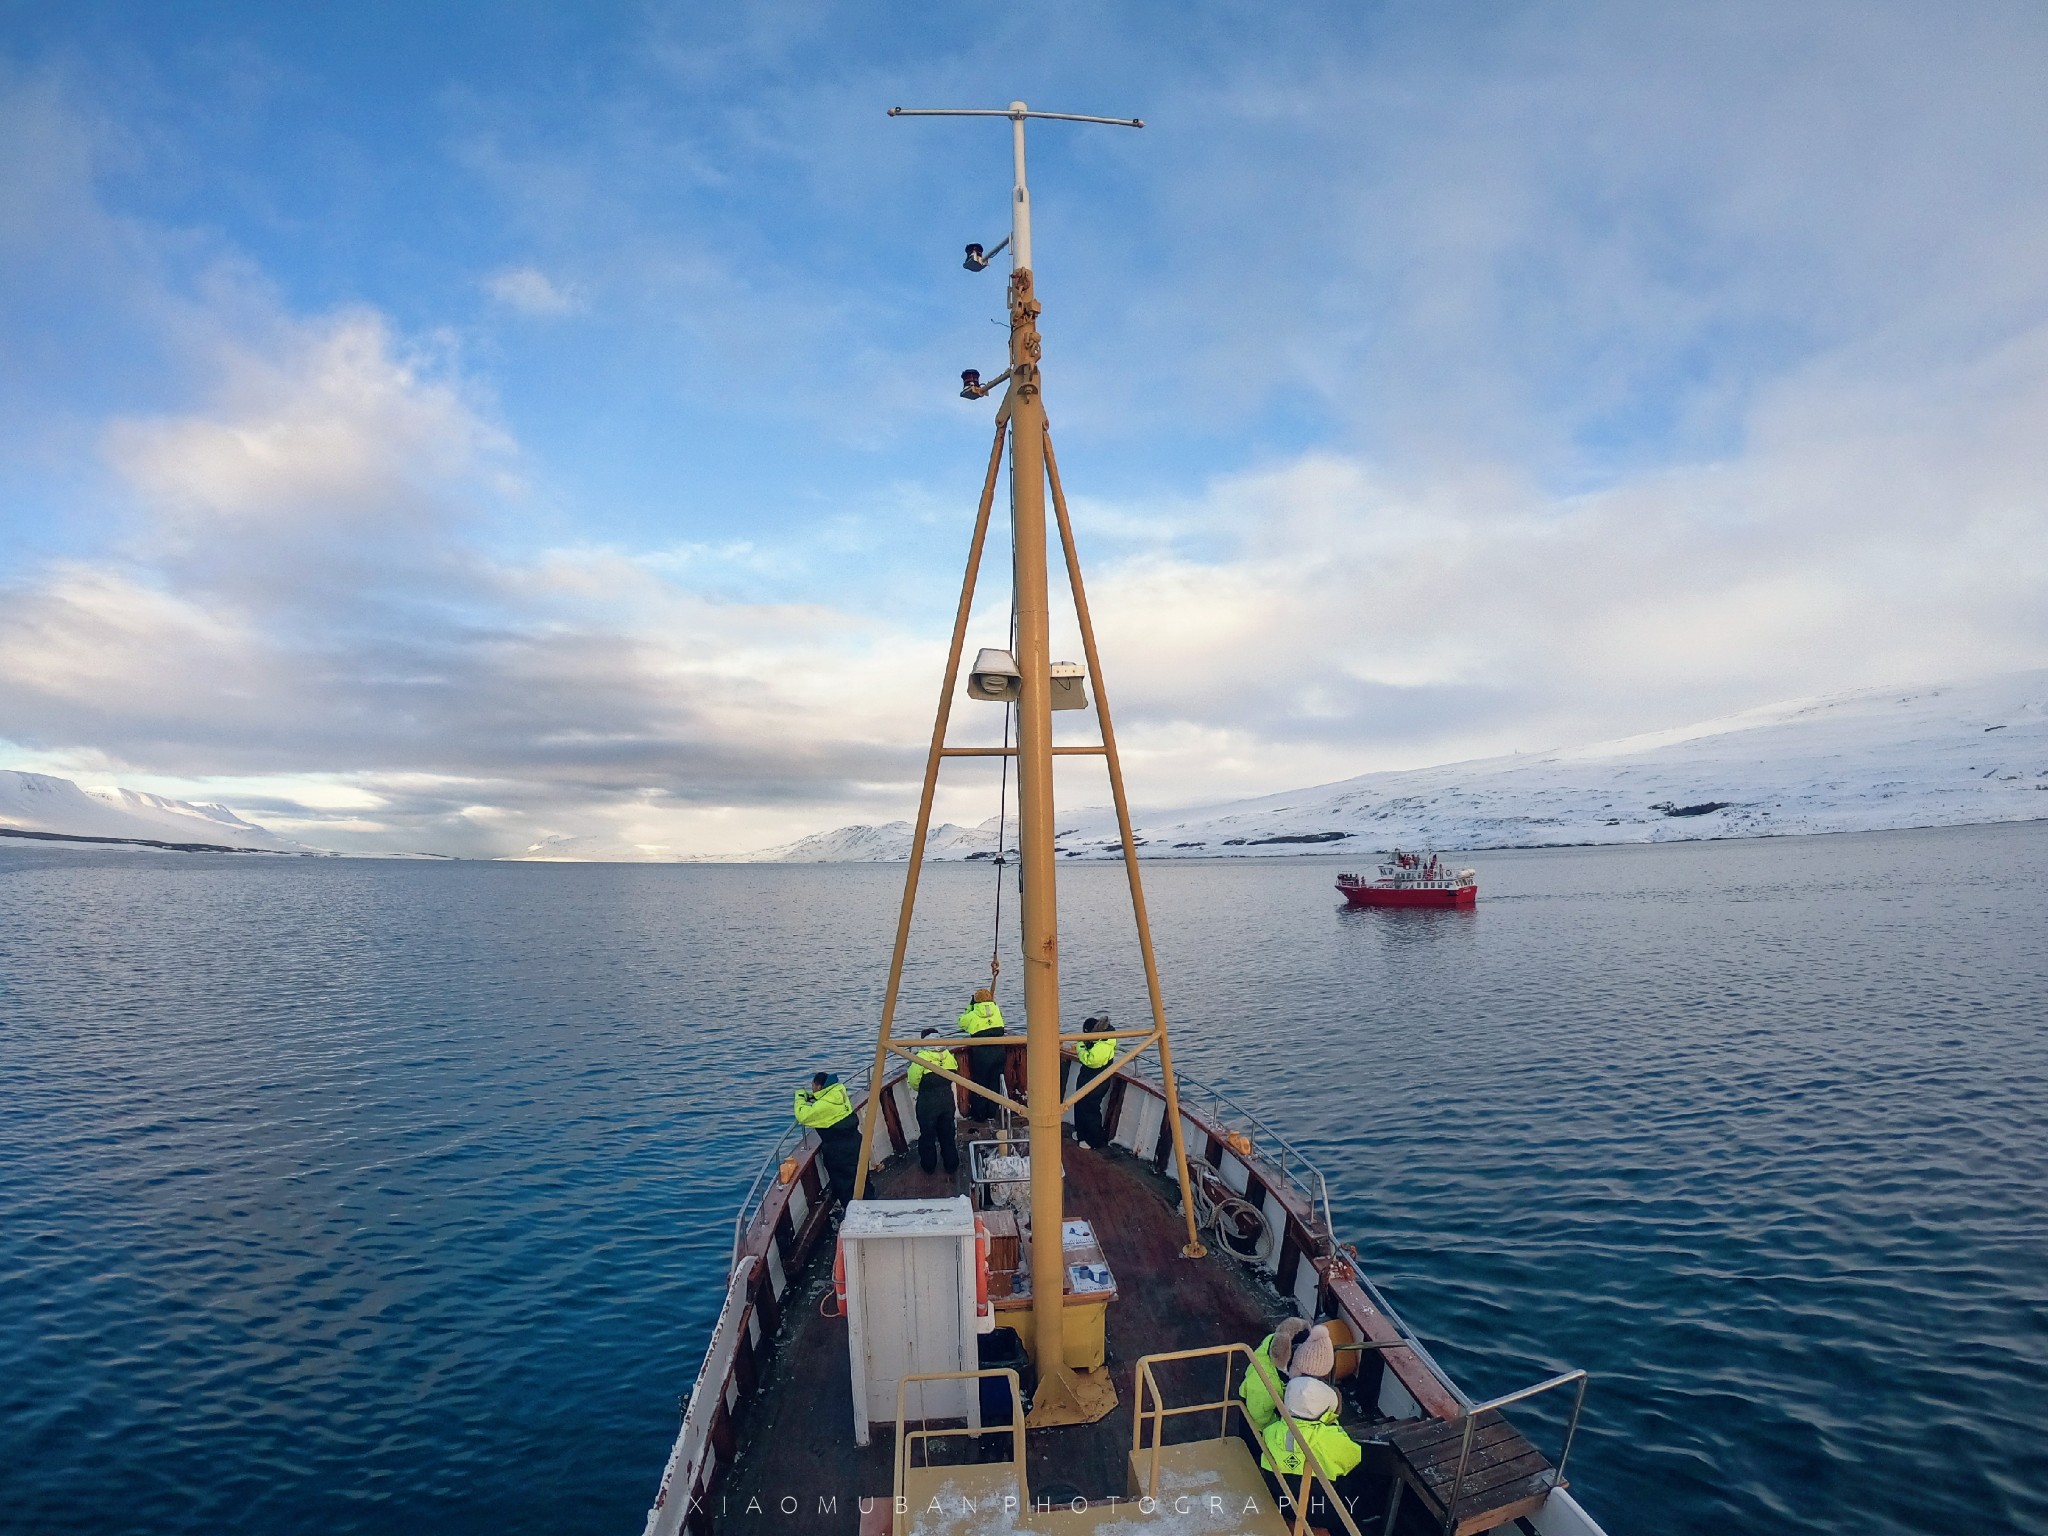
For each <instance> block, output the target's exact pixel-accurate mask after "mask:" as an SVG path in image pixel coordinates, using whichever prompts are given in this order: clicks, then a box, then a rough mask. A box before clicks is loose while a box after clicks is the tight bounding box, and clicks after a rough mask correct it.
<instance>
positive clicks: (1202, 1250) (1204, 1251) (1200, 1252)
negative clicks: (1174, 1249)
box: [1180, 1243, 1209, 1259]
mask: <svg viewBox="0 0 2048 1536" xmlns="http://www.w3.org/2000/svg"><path fill="white" fill-rule="evenodd" d="M1180 1256H1181V1257H1182V1258H1184V1259H1206V1258H1207V1257H1209V1250H1208V1248H1207V1247H1206V1246H1204V1245H1203V1244H1201V1243H1189V1244H1188V1245H1187V1247H1185V1248H1183V1249H1181V1251H1180Z"/></svg>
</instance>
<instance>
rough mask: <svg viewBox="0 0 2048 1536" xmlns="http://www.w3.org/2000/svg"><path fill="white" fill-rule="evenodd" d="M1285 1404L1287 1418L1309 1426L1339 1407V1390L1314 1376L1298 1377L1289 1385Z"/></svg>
mask: <svg viewBox="0 0 2048 1536" xmlns="http://www.w3.org/2000/svg"><path fill="white" fill-rule="evenodd" d="M1285 1402H1286V1404H1287V1416H1288V1417H1289V1418H1291V1419H1294V1420H1296V1421H1297V1422H1299V1423H1303V1424H1307V1423H1311V1422H1313V1421H1314V1420H1316V1419H1320V1418H1321V1417H1322V1416H1323V1415H1324V1414H1326V1413H1328V1412H1329V1411H1330V1410H1331V1409H1332V1408H1335V1407H1336V1406H1337V1403H1338V1397H1337V1389H1336V1388H1335V1387H1333V1386H1331V1385H1330V1384H1329V1383H1328V1382H1327V1381H1323V1380H1320V1379H1319V1378H1317V1377H1314V1376H1297V1377H1295V1378H1294V1380H1292V1381H1290V1382H1289V1383H1287V1396H1286V1399H1285Z"/></svg>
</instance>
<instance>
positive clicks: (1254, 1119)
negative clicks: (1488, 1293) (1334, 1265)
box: [1126, 1072, 1472, 1407]
mask: <svg viewBox="0 0 2048 1536" xmlns="http://www.w3.org/2000/svg"><path fill="white" fill-rule="evenodd" d="M1126 1075H1127V1076H1132V1077H1138V1078H1139V1080H1140V1081H1143V1082H1146V1083H1148V1084H1149V1083H1150V1082H1151V1080H1150V1079H1149V1078H1144V1077H1143V1076H1142V1075H1141V1074H1137V1073H1127V1074H1126ZM1175 1078H1176V1080H1177V1081H1178V1082H1179V1084H1180V1094H1181V1102H1182V1104H1183V1106H1184V1107H1185V1106H1186V1105H1187V1102H1188V1100H1189V1099H1190V1098H1201V1099H1206V1100H1207V1101H1208V1102H1209V1105H1210V1106H1211V1109H1210V1113H1211V1115H1212V1117H1214V1118H1218V1119H1220V1118H1222V1117H1221V1116H1220V1115H1217V1114H1216V1110H1217V1109H1218V1108H1220V1109H1222V1110H1227V1111H1228V1112H1229V1114H1230V1116H1231V1117H1232V1118H1234V1119H1236V1120H1240V1121H1242V1122H1243V1123H1244V1124H1246V1125H1248V1126H1250V1127H1251V1129H1252V1132H1253V1133H1254V1140H1253V1145H1254V1147H1278V1148H1280V1150H1281V1151H1283V1152H1284V1153H1286V1154H1287V1158H1288V1161H1285V1162H1283V1161H1281V1160H1280V1159H1278V1158H1275V1157H1274V1156H1273V1155H1272V1154H1271V1153H1270V1152H1264V1153H1260V1154H1259V1156H1260V1160H1261V1161H1262V1162H1264V1163H1265V1164H1266V1165H1267V1166H1269V1167H1271V1168H1274V1169H1277V1170H1278V1171H1279V1173H1280V1174H1281V1176H1282V1177H1284V1178H1286V1179H1287V1180H1288V1182H1289V1183H1291V1184H1292V1185H1293V1186H1294V1187H1295V1189H1297V1190H1299V1191H1300V1193H1301V1197H1302V1200H1303V1203H1305V1204H1307V1205H1308V1206H1309V1207H1310V1209H1311V1210H1313V1209H1314V1207H1315V1206H1316V1205H1317V1204H1320V1205H1321V1206H1322V1211H1323V1233H1322V1236H1321V1244H1322V1247H1323V1250H1324V1251H1323V1252H1322V1253H1321V1254H1319V1255H1318V1257H1319V1258H1325V1259H1333V1258H1335V1257H1336V1256H1337V1252H1338V1249H1337V1219H1336V1216H1335V1214H1334V1213H1333V1212H1332V1211H1331V1208H1330V1186H1329V1184H1328V1182H1327V1181H1326V1180H1325V1179H1324V1178H1323V1171H1322V1169H1321V1168H1319V1167H1317V1166H1316V1164H1315V1162H1314V1161H1313V1160H1312V1159H1310V1158H1309V1156H1308V1155H1307V1154H1306V1153H1304V1152H1302V1151H1301V1150H1300V1149H1299V1148H1297V1147H1296V1146H1295V1145H1294V1144H1293V1143H1292V1142H1290V1141H1289V1140H1288V1139H1287V1138H1286V1137H1285V1136H1282V1135H1281V1134H1280V1133H1279V1132H1278V1131H1276V1130H1274V1129H1273V1128H1272V1127H1271V1126H1270V1125H1268V1124H1266V1122H1265V1121H1263V1120H1261V1119H1260V1118H1259V1117H1258V1116H1257V1115H1255V1114H1253V1113H1252V1112H1251V1111H1250V1110H1248V1109H1246V1108H1245V1107H1244V1106H1243V1105H1242V1104H1239V1103H1238V1102H1237V1101H1236V1100H1235V1099H1233V1098H1231V1097H1230V1095H1228V1094H1227V1093H1224V1092H1223V1091H1222V1090H1221V1089H1217V1088H1212V1087H1210V1086H1209V1085H1208V1084H1207V1083H1205V1082H1202V1081H1200V1080H1199V1079H1197V1078H1194V1077H1191V1076H1189V1075H1188V1074H1187V1073H1186V1072H1177V1073H1175ZM1241 1155H1242V1154H1240V1156H1241ZM1297 1164H1298V1165H1299V1167H1300V1169H1302V1170H1304V1171H1305V1172H1306V1174H1307V1175H1309V1176H1312V1177H1313V1178H1314V1179H1315V1181H1316V1188H1315V1190H1314V1191H1313V1192H1312V1191H1310V1189H1309V1187H1308V1182H1307V1178H1305V1177H1303V1174H1302V1173H1300V1172H1297V1171H1296V1168H1295V1166H1294V1165H1297ZM1352 1278H1353V1279H1354V1280H1355V1281H1356V1283H1357V1285H1358V1288H1359V1289H1360V1290H1362V1291H1364V1292H1365V1294H1366V1296H1367V1298H1368V1299H1369V1300H1370V1301H1371V1302H1372V1304H1373V1305H1374V1306H1375V1307H1377V1308H1379V1310H1380V1314H1381V1315H1382V1316H1383V1317H1385V1318H1386V1320H1387V1321H1388V1322H1389V1323H1391V1324H1393V1326H1394V1331H1395V1332H1396V1333H1398V1334H1400V1335H1401V1343H1402V1347H1404V1348H1405V1349H1407V1350H1408V1352H1409V1353H1410V1354H1412V1355H1414V1356H1415V1357H1416V1358H1417V1359H1418V1360H1420V1361H1422V1363H1423V1364H1424V1365H1426V1366H1428V1367H1429V1369H1430V1372H1431V1374H1433V1375H1434V1376H1435V1377H1436V1378H1437V1380H1438V1381H1439V1382H1440V1383H1442V1385H1443V1386H1444V1387H1445V1388H1446V1389H1447V1390H1448V1391H1449V1392H1450V1395H1451V1397H1452V1399H1453V1400H1454V1401H1456V1402H1457V1403H1458V1404H1459V1405H1460V1406H1462V1407H1470V1406H1471V1402H1472V1399H1471V1398H1470V1397H1469V1396H1467V1395H1466V1393H1465V1391H1464V1389H1463V1388H1462V1387H1460V1386H1459V1385H1458V1384H1457V1382H1456V1381H1454V1380H1453V1379H1452V1378H1451V1374H1450V1372H1448V1371H1446V1370H1445V1369H1444V1368H1443V1365H1442V1364H1441V1363H1440V1362H1439V1361H1438V1360H1437V1358H1436V1356H1435V1355H1433V1354H1431V1353H1430V1352H1429V1349H1428V1346H1426V1345H1425V1344H1424V1343H1423V1342H1422V1340H1421V1339H1420V1338H1419V1337H1418V1336H1417V1335H1416V1332H1415V1330H1414V1329H1413V1328H1411V1327H1409V1326H1408V1321H1407V1319H1406V1318H1404V1317H1402V1316H1401V1314H1400V1312H1399V1311H1398V1310H1397V1309H1396V1308H1395V1306H1394V1304H1393V1303H1392V1302H1390V1301H1388V1300H1387V1298H1386V1296H1385V1294H1384V1293H1383V1292H1382V1291H1381V1290H1380V1288H1379V1287H1378V1286H1377V1285H1375V1284H1374V1283H1373V1281H1372V1278H1371V1277H1370V1276H1369V1275H1367V1274H1366V1273H1365V1272H1364V1271H1363V1270H1362V1269H1357V1268H1356V1267H1355V1266H1354V1270H1353V1275H1352Z"/></svg>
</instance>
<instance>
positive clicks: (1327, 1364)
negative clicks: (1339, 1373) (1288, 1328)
mask: <svg viewBox="0 0 2048 1536" xmlns="http://www.w3.org/2000/svg"><path fill="white" fill-rule="evenodd" d="M1287 1368H1288V1369H1289V1370H1290V1371H1292V1372H1293V1373H1294V1374H1295V1375H1297V1376H1327V1375H1329V1374H1330V1372H1332V1371H1334V1370H1335V1369H1336V1368H1337V1346H1336V1345H1334V1344H1332V1343H1331V1342H1330V1330H1329V1329H1327V1328H1325V1327H1324V1326H1323V1325H1322V1324H1321V1323H1317V1324H1316V1325H1315V1327H1313V1328H1311V1329H1309V1331H1308V1332H1307V1333H1306V1334H1305V1335H1303V1336H1302V1340H1301V1342H1300V1343H1299V1344H1296V1345H1295V1346H1294V1358H1293V1359H1292V1360H1291V1361H1289V1362H1288V1366H1287Z"/></svg>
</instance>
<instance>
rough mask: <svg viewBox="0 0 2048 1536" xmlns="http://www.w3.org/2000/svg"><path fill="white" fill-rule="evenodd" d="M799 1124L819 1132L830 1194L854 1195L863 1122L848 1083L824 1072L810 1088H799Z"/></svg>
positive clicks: (819, 1149) (844, 1196)
mask: <svg viewBox="0 0 2048 1536" xmlns="http://www.w3.org/2000/svg"><path fill="white" fill-rule="evenodd" d="M796 1123H797V1124H798V1125H801V1126H804V1127H806V1128H808V1129H810V1130H813V1131H815V1132H817V1134H818V1158H819V1161H821V1162H822V1163H824V1165H825V1178H826V1180H827V1181H828V1183H829V1193H830V1194H833V1195H837V1196H838V1197H839V1199H840V1200H842V1201H846V1200H851V1199H852V1198H853V1179H854V1175H855V1174H856V1173H857V1172H859V1170H860V1121H859V1119H858V1118H857V1117H856V1116H855V1115H854V1113H853V1099H852V1097H851V1096H849V1095H848V1093H847V1091H846V1084H844V1083H842V1082H840V1081H839V1079H838V1078H836V1077H834V1076H833V1075H832V1074H831V1073H830V1072H820V1073H818V1074H816V1075H815V1076H814V1077H812V1079H811V1086H810V1087H809V1088H799V1089H797V1091H796Z"/></svg>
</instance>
